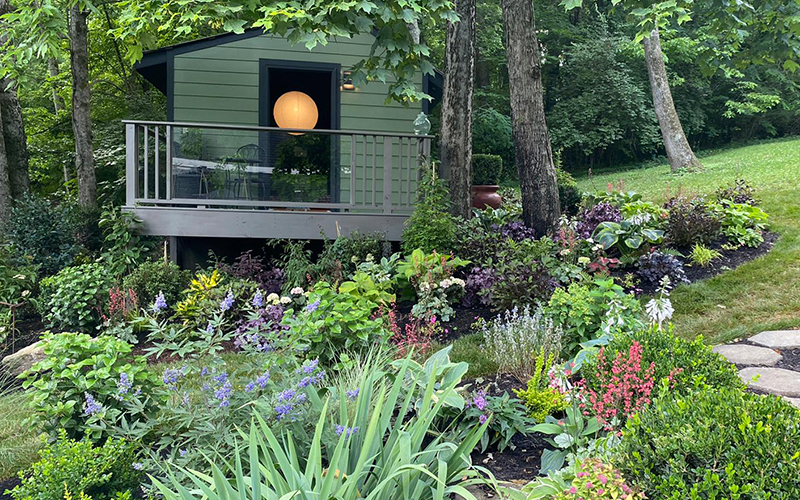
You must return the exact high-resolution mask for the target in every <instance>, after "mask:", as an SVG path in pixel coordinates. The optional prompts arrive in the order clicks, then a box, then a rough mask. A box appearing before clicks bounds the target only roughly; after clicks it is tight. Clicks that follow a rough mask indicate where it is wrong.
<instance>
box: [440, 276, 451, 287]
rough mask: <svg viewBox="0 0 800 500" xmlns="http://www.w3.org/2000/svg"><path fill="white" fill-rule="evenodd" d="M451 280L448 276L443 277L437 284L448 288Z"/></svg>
mask: <svg viewBox="0 0 800 500" xmlns="http://www.w3.org/2000/svg"><path fill="white" fill-rule="evenodd" d="M452 284H453V281H452V280H451V279H450V278H445V279H443V280H442V281H440V282H439V286H440V287H442V288H450V286H452Z"/></svg>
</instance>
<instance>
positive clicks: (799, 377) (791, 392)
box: [739, 367, 800, 398]
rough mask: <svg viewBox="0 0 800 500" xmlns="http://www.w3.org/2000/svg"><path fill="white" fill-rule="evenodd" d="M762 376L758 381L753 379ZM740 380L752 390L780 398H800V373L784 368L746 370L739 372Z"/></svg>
mask: <svg viewBox="0 0 800 500" xmlns="http://www.w3.org/2000/svg"><path fill="white" fill-rule="evenodd" d="M757 375H761V376H760V377H759V378H758V380H755V381H753V380H752V379H753V377H755V376H757ZM739 378H741V379H742V380H743V381H744V383H745V384H747V385H748V386H750V387H751V388H752V389H755V390H757V391H762V392H768V393H770V394H777V395H778V396H788V397H790V398H800V373H798V372H793V371H791V370H784V369H783V368H767V367H763V368H757V367H753V368H744V369H742V370H740V371H739Z"/></svg>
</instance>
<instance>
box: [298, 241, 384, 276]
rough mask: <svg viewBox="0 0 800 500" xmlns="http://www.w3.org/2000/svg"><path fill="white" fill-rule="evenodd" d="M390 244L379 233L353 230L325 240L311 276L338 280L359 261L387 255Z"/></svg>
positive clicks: (354, 267)
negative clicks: (348, 233)
mask: <svg viewBox="0 0 800 500" xmlns="http://www.w3.org/2000/svg"><path fill="white" fill-rule="evenodd" d="M390 248H391V246H390V245H389V243H388V242H387V241H386V236H385V235H383V234H381V233H360V232H358V231H354V232H353V233H351V234H350V235H348V236H340V237H338V238H336V239H335V240H333V242H330V241H327V240H326V241H325V248H324V249H323V250H322V253H321V254H320V256H319V258H318V259H317V262H316V263H315V264H314V265H312V266H311V269H310V272H311V275H312V278H314V279H318V280H322V281H327V282H329V283H333V282H340V281H342V280H343V279H346V278H348V277H349V276H351V275H352V274H353V273H354V272H355V271H356V266H357V265H358V263H360V262H365V261H367V260H369V258H370V257H372V258H373V259H380V258H381V257H383V256H386V255H388V253H389V252H390Z"/></svg>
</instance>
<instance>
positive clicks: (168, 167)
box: [124, 120, 432, 214]
mask: <svg viewBox="0 0 800 500" xmlns="http://www.w3.org/2000/svg"><path fill="white" fill-rule="evenodd" d="M124 123H125V129H126V141H125V143H126V154H127V162H126V205H127V206H129V207H136V206H172V207H187V206H194V207H203V208H212V207H214V208H251V209H284V210H309V209H311V210H323V211H326V210H327V211H339V212H342V211H350V212H362V213H385V214H391V213H408V212H410V211H411V210H413V204H414V201H415V198H416V188H417V182H418V173H419V166H421V165H422V163H423V162H425V161H426V159H427V158H429V157H430V150H431V139H432V136H427V135H425V136H418V135H413V134H392V133H381V132H366V131H355V130H319V129H314V130H304V129H283V128H276V127H254V126H243V125H222V124H211V123H188V122H159V121H133V120H126V121H124Z"/></svg>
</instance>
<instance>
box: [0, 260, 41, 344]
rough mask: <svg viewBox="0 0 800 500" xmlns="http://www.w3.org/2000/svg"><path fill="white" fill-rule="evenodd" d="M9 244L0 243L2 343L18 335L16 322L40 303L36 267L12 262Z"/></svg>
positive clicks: (0, 320) (0, 341) (0, 342)
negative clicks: (9, 337) (10, 336)
mask: <svg viewBox="0 0 800 500" xmlns="http://www.w3.org/2000/svg"><path fill="white" fill-rule="evenodd" d="M10 250H11V249H10V248H9V246H7V245H0V302H2V303H5V304H11V305H0V344H2V343H3V342H4V341H5V339H6V338H7V337H8V336H9V335H12V336H14V335H16V322H17V320H18V319H20V318H22V317H24V316H25V315H27V314H29V313H30V312H31V310H32V309H33V308H35V307H36V305H37V304H38V302H39V301H38V294H37V292H38V282H37V279H36V269H35V268H34V266H31V265H17V264H15V263H14V262H12V259H11V256H10V253H11V251H10Z"/></svg>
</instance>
